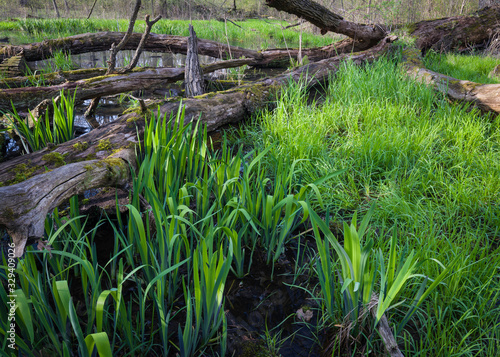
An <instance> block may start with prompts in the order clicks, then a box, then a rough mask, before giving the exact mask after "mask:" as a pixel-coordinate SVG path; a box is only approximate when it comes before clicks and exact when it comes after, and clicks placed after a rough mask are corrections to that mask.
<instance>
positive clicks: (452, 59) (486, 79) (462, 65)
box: [424, 51, 500, 84]
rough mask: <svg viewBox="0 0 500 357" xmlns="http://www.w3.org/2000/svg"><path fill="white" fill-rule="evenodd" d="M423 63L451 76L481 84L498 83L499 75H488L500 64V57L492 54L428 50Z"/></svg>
mask: <svg viewBox="0 0 500 357" xmlns="http://www.w3.org/2000/svg"><path fill="white" fill-rule="evenodd" d="M424 63H425V66H426V67H427V68H428V69H430V70H432V71H434V72H438V73H442V74H446V75H448V76H451V77H453V78H457V79H462V80H468V81H472V82H476V83H483V84H488V83H500V78H499V77H495V76H489V73H490V72H491V71H492V70H493V68H495V66H497V65H499V64H500V59H499V58H496V57H493V56H485V55H475V56H470V55H461V54H454V53H446V54H441V53H436V52H434V51H429V52H428V53H427V54H426V56H425V57H424Z"/></svg>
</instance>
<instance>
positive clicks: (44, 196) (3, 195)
mask: <svg viewBox="0 0 500 357" xmlns="http://www.w3.org/2000/svg"><path fill="white" fill-rule="evenodd" d="M134 162H135V152H134V150H133V149H126V150H123V151H122V152H120V153H119V155H116V156H111V157H108V158H106V159H104V160H91V161H85V162H78V163H73V164H69V165H65V166H63V167H60V168H57V169H55V170H53V171H51V172H48V173H45V174H41V175H38V176H36V177H33V178H32V179H29V180H27V181H25V182H23V184H22V185H13V186H10V187H0V202H9V203H10V204H9V205H8V207H5V206H4V208H3V209H2V214H1V218H0V222H1V224H2V225H3V226H4V227H6V228H7V231H8V232H9V234H10V236H11V237H12V241H13V242H14V244H15V254H16V256H18V257H20V256H21V255H22V254H23V252H24V248H25V245H26V242H27V240H28V238H31V237H33V238H38V239H41V238H42V237H43V234H44V225H43V222H44V221H45V218H46V217H47V214H48V213H50V212H51V211H52V210H53V209H54V208H56V207H57V206H58V205H59V204H60V203H62V202H64V201H65V200H67V199H69V198H70V197H72V196H73V195H75V194H78V193H80V192H83V191H85V190H89V189H91V188H99V187H108V186H113V187H125V186H126V185H127V184H128V182H129V181H130V178H131V170H130V168H131V165H133V163H134ZM40 222H42V224H40Z"/></svg>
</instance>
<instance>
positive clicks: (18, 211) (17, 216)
mask: <svg viewBox="0 0 500 357" xmlns="http://www.w3.org/2000/svg"><path fill="white" fill-rule="evenodd" d="M394 40H395V38H394V37H391V38H387V39H385V40H383V41H381V42H380V44H379V45H377V46H375V47H373V48H372V49H370V50H368V51H365V52H363V53H359V54H354V55H341V56H337V57H334V58H329V59H326V60H323V61H320V62H316V63H310V64H308V65H306V66H302V67H299V68H297V69H296V70H294V71H292V72H289V73H285V74H282V75H280V76H277V77H275V78H269V79H264V80H260V81H258V82H256V83H254V84H247V85H244V86H241V87H237V88H233V89H231V90H228V91H225V92H219V93H209V94H205V95H203V96H199V97H194V98H187V99H183V101H182V104H183V106H184V108H185V121H186V122H190V121H196V120H201V121H202V122H203V123H204V124H206V125H207V129H208V131H213V130H215V129H216V128H219V127H221V126H223V125H225V124H228V123H235V122H239V121H241V120H243V119H245V118H248V117H249V116H250V115H251V114H253V113H255V112H257V111H259V110H262V109H264V108H267V107H269V106H270V105H271V102H270V100H269V99H271V98H274V97H275V95H276V93H277V92H278V91H279V89H280V88H281V87H282V86H284V85H286V84H287V83H288V82H289V81H290V80H293V81H299V80H303V81H305V82H306V83H305V84H306V85H307V86H312V85H314V84H317V83H321V82H324V81H325V80H328V78H329V77H330V76H331V74H332V73H334V72H335V71H337V70H338V68H339V64H340V63H341V62H342V61H344V60H351V61H353V62H354V63H355V64H358V65H360V64H363V63H366V62H371V61H373V60H375V59H376V58H378V57H379V56H381V55H382V54H383V53H385V52H386V50H387V49H388V48H389V46H390V43H391V42H392V41H394ZM178 108H179V101H173V100H172V101H170V102H167V103H165V104H163V105H162V106H161V107H160V114H161V115H163V114H165V115H170V114H171V113H173V112H177V110H178ZM134 123H135V125H134ZM136 125H137V127H138V128H137V129H136ZM143 125H144V115H141V114H137V113H131V114H128V115H125V116H123V117H121V118H120V119H119V120H118V121H116V122H113V123H109V124H106V125H104V126H102V127H100V128H98V129H96V130H93V131H91V132H90V133H88V134H86V135H84V136H81V137H80V138H78V139H74V140H71V141H69V142H67V143H64V144H62V145H59V146H57V147H55V148H51V149H44V150H41V151H39V152H35V153H32V154H29V155H25V156H23V157H19V158H16V159H13V160H10V161H8V162H6V163H1V164H0V182H3V183H4V184H10V183H15V182H17V181H19V175H21V176H22V171H23V170H24V171H26V170H27V171H28V173H29V174H30V175H31V176H33V177H31V178H29V179H28V180H27V181H23V182H19V183H15V184H12V185H10V186H7V187H0V207H2V208H1V211H0V226H1V227H5V228H6V229H7V231H8V233H9V234H10V235H11V236H12V237H13V239H14V242H15V244H16V247H17V246H18V247H24V245H25V243H26V240H27V239H28V237H36V238H41V235H42V233H43V225H44V220H45V214H42V213H44V212H45V213H47V212H48V211H50V208H51V207H52V208H53V207H56V206H57V205H59V204H61V203H62V202H63V201H64V199H66V198H67V195H66V194H64V195H63V194H57V195H48V194H44V195H45V196H43V197H44V199H43V200H34V199H33V197H32V196H31V195H28V194H27V193H26V192H37V191H38V186H37V182H39V180H40V177H42V178H43V184H44V188H43V191H40V192H42V193H45V192H59V191H58V190H59V186H61V185H63V187H62V188H61V190H62V191H64V192H68V194H69V191H68V189H67V188H66V185H65V183H64V182H66V180H69V179H68V177H67V176H65V177H66V179H63V180H62V181H61V180H59V179H56V176H58V175H60V174H61V171H56V170H54V171H51V172H48V173H45V174H43V176H40V175H37V174H38V173H40V172H43V171H45V170H46V169H52V168H54V167H55V166H56V165H57V164H63V165H64V164H66V165H64V166H63V167H62V168H64V167H65V166H69V165H68V164H69V163H72V162H74V161H75V160H76V161H78V160H80V159H81V160H89V159H91V158H92V159H94V158H99V156H97V155H98V154H99V153H101V152H102V151H103V150H101V149H102V148H103V147H105V148H106V150H104V155H106V153H107V151H109V150H113V149H114V150H120V152H121V151H125V152H129V150H128V149H130V147H131V146H134V145H135V144H136V143H137V142H138V139H139V138H140V137H141V136H142V130H143V129H142V128H143ZM84 142H85V143H87V145H85V144H84ZM103 143H104V144H103ZM115 145H116V147H115ZM100 147H101V149H99V148H100ZM78 148H80V149H82V150H81V151H80V152H78V151H79V149H78ZM89 153H90V154H89ZM92 154H94V155H95V157H94V156H93V155H92ZM102 154H103V153H101V155H102ZM52 161H55V163H54V162H52ZM101 161H102V160H101ZM88 162H89V161H84V162H81V163H79V165H80V166H78V167H83V168H84V169H85V168H86V167H87V166H86V163H88ZM90 163H91V164H90V166H89V167H87V168H88V170H91V167H94V166H98V165H104V164H105V163H103V162H94V161H90ZM23 165H24V166H23ZM82 165H83V166H82ZM108 167H109V166H108ZM120 167H121V166H120ZM92 170H93V169H92ZM69 171H73V172H76V171H74V170H73V169H72V170H69ZM79 172H80V171H79ZM91 172H94V171H91ZM107 172H111V171H110V170H108V171H107ZM121 172H122V171H120V175H118V176H119V178H120V180H115V181H113V180H112V179H111V177H107V181H105V182H121V179H122V178H123V175H122V174H121ZM35 175H36V176H35ZM110 175H111V176H113V174H112V173H111V174H110ZM21 179H22V177H21ZM71 180H72V181H71V182H72V183H71V184H72V186H74V187H75V189H73V190H71V194H77V193H82V192H84V191H85V190H86V189H88V187H89V186H88V185H87V184H84V183H85V180H86V174H85V172H82V173H80V174H78V175H74V176H72V177H71ZM99 182H103V181H99ZM94 187H95V185H94ZM12 192H19V193H21V194H19V195H13V194H12ZM40 196H41V195H40ZM30 212H32V213H30ZM38 212H42V213H38ZM20 222H22V224H20ZM21 253H22V250H16V254H21Z"/></svg>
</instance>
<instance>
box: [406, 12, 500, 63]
mask: <svg viewBox="0 0 500 357" xmlns="http://www.w3.org/2000/svg"><path fill="white" fill-rule="evenodd" d="M499 19H500V7H499V6H495V7H487V8H484V9H481V10H479V11H478V12H476V13H474V14H472V15H471V16H454V17H447V18H443V19H437V20H429V21H421V22H418V23H416V24H413V25H410V26H409V27H408V32H409V33H410V35H411V36H412V37H414V38H415V39H416V42H415V46H416V47H417V48H418V49H419V50H421V51H422V52H423V53H425V52H426V51H428V50H431V49H432V50H435V51H438V52H446V51H452V50H454V51H471V50H474V49H484V48H486V47H487V46H488V45H489V43H490V41H491V40H492V39H493V36H494V35H495V34H498V33H499V32H500V21H498V20H499Z"/></svg>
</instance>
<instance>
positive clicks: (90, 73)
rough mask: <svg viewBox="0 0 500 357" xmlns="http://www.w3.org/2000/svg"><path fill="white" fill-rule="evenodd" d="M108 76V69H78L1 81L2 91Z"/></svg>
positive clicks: (0, 87)
mask: <svg viewBox="0 0 500 357" xmlns="http://www.w3.org/2000/svg"><path fill="white" fill-rule="evenodd" d="M105 74H106V68H88V69H77V70H74V71H60V72H53V73H45V74H43V75H42V74H33V75H29V76H18V77H10V78H3V79H0V89H8V88H21V87H34V86H37V85H43V86H55V85H58V84H62V83H64V82H74V81H79V80H82V79H89V78H93V77H99V76H103V75H105Z"/></svg>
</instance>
